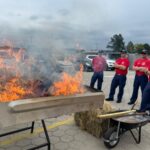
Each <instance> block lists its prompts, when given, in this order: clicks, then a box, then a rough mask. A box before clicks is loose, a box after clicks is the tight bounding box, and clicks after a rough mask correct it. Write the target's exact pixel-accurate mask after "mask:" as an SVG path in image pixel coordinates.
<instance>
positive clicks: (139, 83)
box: [128, 50, 148, 105]
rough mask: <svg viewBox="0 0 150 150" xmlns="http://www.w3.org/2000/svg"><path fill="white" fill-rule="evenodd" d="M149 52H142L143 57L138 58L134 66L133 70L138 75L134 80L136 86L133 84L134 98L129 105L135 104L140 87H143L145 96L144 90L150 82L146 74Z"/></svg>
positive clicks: (132, 97)
mask: <svg viewBox="0 0 150 150" xmlns="http://www.w3.org/2000/svg"><path fill="white" fill-rule="evenodd" d="M146 53H147V51H146V50H142V53H141V55H142V57H141V58H138V59H136V60H135V62H134V65H133V70H135V72H136V74H135V78H134V84H133V93H132V96H131V98H130V102H129V103H128V104H129V105H132V104H134V103H135V101H136V99H137V97H138V90H139V87H141V92H142V94H143V90H144V88H145V86H146V84H147V82H148V77H147V75H146V74H145V72H144V71H145V70H144V69H145V68H146V67H147V66H146V64H147V61H148V58H147V54H146Z"/></svg>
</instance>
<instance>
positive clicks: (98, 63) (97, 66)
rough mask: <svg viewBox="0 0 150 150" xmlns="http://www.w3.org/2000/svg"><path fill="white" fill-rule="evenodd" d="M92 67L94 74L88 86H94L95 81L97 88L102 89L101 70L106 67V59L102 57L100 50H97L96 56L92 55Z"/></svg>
mask: <svg viewBox="0 0 150 150" xmlns="http://www.w3.org/2000/svg"><path fill="white" fill-rule="evenodd" d="M92 67H93V70H94V74H93V76H92V78H91V83H90V87H91V88H94V85H95V82H96V81H97V80H98V82H97V90H98V91H100V92H101V91H102V83H103V71H104V70H105V68H106V60H105V58H104V57H102V51H99V52H98V56H96V57H94V58H93V60H92Z"/></svg>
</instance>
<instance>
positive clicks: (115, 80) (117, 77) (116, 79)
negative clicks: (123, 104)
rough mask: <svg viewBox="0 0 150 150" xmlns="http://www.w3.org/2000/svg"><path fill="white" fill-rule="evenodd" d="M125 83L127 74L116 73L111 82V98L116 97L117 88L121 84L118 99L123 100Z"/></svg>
mask: <svg viewBox="0 0 150 150" xmlns="http://www.w3.org/2000/svg"><path fill="white" fill-rule="evenodd" d="M125 84H126V76H125V75H117V74H116V75H115V76H114V78H113V80H112V82H111V87H110V93H109V98H110V99H114V95H115V91H116V88H117V87H118V86H119V93H118V100H122V97H123V93H124V87H125Z"/></svg>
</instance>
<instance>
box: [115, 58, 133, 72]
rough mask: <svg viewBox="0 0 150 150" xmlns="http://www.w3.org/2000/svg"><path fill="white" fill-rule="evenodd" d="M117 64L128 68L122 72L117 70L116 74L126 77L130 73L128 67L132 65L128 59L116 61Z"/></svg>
mask: <svg viewBox="0 0 150 150" xmlns="http://www.w3.org/2000/svg"><path fill="white" fill-rule="evenodd" d="M116 64H118V65H123V66H125V67H126V69H125V70H121V69H119V68H116V74H119V75H126V74H127V73H128V67H129V65H130V62H129V60H128V59H127V58H118V59H117V60H116Z"/></svg>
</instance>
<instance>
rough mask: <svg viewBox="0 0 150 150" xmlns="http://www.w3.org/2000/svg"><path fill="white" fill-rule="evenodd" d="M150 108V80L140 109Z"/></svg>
mask: <svg viewBox="0 0 150 150" xmlns="http://www.w3.org/2000/svg"><path fill="white" fill-rule="evenodd" d="M146 110H150V82H148V83H147V85H146V87H145V89H144V91H143V95H142V101H141V107H140V111H146Z"/></svg>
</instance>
